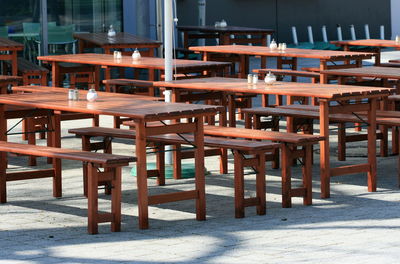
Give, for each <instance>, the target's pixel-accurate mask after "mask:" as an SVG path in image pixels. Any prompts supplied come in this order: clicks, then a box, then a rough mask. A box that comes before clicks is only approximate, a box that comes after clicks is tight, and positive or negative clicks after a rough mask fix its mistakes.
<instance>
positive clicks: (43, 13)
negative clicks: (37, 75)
mask: <svg viewBox="0 0 400 264" xmlns="http://www.w3.org/2000/svg"><path fill="white" fill-rule="evenodd" d="M40 17H41V23H40V36H41V40H40V42H41V43H42V45H41V46H40V50H39V52H40V55H47V54H49V39H48V35H47V32H48V24H47V0H41V1H40Z"/></svg>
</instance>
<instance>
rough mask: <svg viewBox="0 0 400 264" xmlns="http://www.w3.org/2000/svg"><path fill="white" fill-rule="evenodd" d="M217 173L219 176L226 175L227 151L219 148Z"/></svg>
mask: <svg viewBox="0 0 400 264" xmlns="http://www.w3.org/2000/svg"><path fill="white" fill-rule="evenodd" d="M219 172H220V173H221V174H227V173H228V150H227V149H224V148H221V155H220V160H219Z"/></svg>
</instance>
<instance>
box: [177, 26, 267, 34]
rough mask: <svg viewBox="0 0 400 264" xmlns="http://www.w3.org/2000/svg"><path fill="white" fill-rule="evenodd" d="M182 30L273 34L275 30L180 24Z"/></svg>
mask: <svg viewBox="0 0 400 264" xmlns="http://www.w3.org/2000/svg"><path fill="white" fill-rule="evenodd" d="M177 28H178V30H181V31H200V32H210V33H211V32H215V33H243V34H246V33H265V34H272V33H274V32H275V30H273V29H262V28H250V27H236V26H227V27H215V26H178V27H177Z"/></svg>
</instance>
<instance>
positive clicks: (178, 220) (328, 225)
mask: <svg viewBox="0 0 400 264" xmlns="http://www.w3.org/2000/svg"><path fill="white" fill-rule="evenodd" d="M395 53H396V54H395V55H398V53H399V52H395ZM382 57H383V58H385V57H384V56H382ZM13 122H14V120H13ZM90 122H91V121H89V120H75V121H69V122H63V123H62V135H63V139H62V145H63V146H64V147H68V148H76V149H80V148H81V140H80V139H79V138H75V137H73V136H70V135H68V134H67V130H68V129H69V128H73V127H79V126H87V125H89V124H90ZM111 124H112V119H111V118H109V117H103V116H102V117H101V125H105V126H109V127H110V126H111ZM18 129H20V127H18ZM9 138H10V141H16V142H21V139H20V138H21V137H20V135H15V136H10V137H9ZM38 142H39V144H45V142H44V140H39V141H38ZM331 142H332V147H331V154H332V156H331V158H332V160H331V163H332V166H335V165H338V164H339V163H340V164H341V165H343V164H346V162H348V163H349V164H351V163H355V161H357V162H359V161H363V160H365V158H366V155H367V152H368V148H367V145H366V144H365V143H351V144H349V148H348V158H347V161H346V162H338V161H337V159H336V157H337V155H336V151H337V144H336V137H335V136H332V137H331ZM318 148H319V146H316V147H315V149H314V153H315V156H314V161H315V164H314V166H313V205H311V206H303V205H302V199H300V198H294V199H293V207H292V208H282V207H281V195H280V193H281V181H280V170H273V169H271V165H270V163H267V176H266V182H267V213H266V215H264V216H258V215H256V212H255V208H253V207H250V208H246V217H245V218H243V219H235V218H234V203H233V202H234V200H233V173H230V174H227V175H220V174H219V163H218V159H217V158H215V157H213V158H206V161H205V164H206V167H207V170H208V171H209V172H210V173H211V174H208V175H207V176H206V193H207V195H206V199H207V220H206V221H196V220H195V212H194V209H193V208H194V201H183V202H176V203H169V204H163V205H158V206H151V207H150V208H149V217H150V228H149V229H148V230H140V229H139V228H138V218H137V215H138V213H137V193H136V178H135V177H133V176H130V170H131V168H132V167H133V166H134V163H132V164H130V166H128V167H124V168H123V179H122V180H123V182H122V228H121V229H122V231H121V232H116V233H112V232H110V228H109V224H104V225H103V224H101V225H100V226H99V234H98V235H88V234H87V232H86V228H87V223H86V221H87V217H86V216H87V200H86V198H85V197H84V196H83V187H82V166H81V164H80V163H77V162H73V161H63V197H62V198H60V199H56V198H53V197H52V182H51V179H38V180H31V181H17V182H9V183H8V202H7V203H6V204H1V205H0V264H3V263H4V264H14V263H23V264H25V263H26V264H28V263H38V264H42V263H96V264H99V263H100V264H101V263H104V264H106V263H107V264H109V263H110V264H116V263H118V264H122V263H324V264H329V263H351V264H356V263H363V264H366V263H374V264H375V263H397V262H398V259H399V258H400V251H399V250H398V245H399V243H400V189H399V188H398V182H397V175H398V168H397V163H398V157H397V156H389V157H378V158H377V166H378V170H377V171H378V177H377V179H378V190H377V192H374V193H369V192H368V191H367V177H366V175H365V174H355V175H350V176H340V177H335V178H333V179H332V181H331V197H330V198H328V199H321V198H320V189H319V182H320V181H319V156H318V153H319V151H318ZM113 151H114V153H118V154H127V155H129V154H131V153H133V145H129V146H127V144H125V143H124V142H123V141H118V140H117V141H116V143H115V144H114V145H113ZM38 160H39V166H48V165H46V159H44V158H39V159H38ZM26 161H27V159H24V158H22V161H18V162H17V161H16V159H15V158H14V157H10V160H9V162H10V169H11V170H12V168H13V167H18V169H20V168H19V166H25V165H26V164H27V163H26ZM150 161H153V160H151V159H150ZM229 161H230V165H229V168H230V171H231V172H232V169H233V164H232V161H233V159H232V157H231V156H230V159H229ZM247 172H249V173H250V172H251V170H247ZM299 173H300V166H297V167H295V168H294V171H293V175H295V176H296V180H300V177H297V176H298V175H299ZM254 179H255V176H254V175H248V176H246V182H247V183H248V185H246V186H247V187H248V188H247V189H248V190H254V184H255V180H254ZM296 180H295V181H294V182H293V185H296ZM192 182H193V179H183V180H172V179H167V182H166V183H167V184H166V186H164V187H157V186H156V185H155V180H153V179H151V180H149V186H151V188H150V192H155V193H156V192H157V193H160V192H168V191H173V190H176V189H178V190H185V189H189V188H191V187H192V186H193V185H192V184H190V183H192ZM250 194H252V192H246V195H250ZM99 200H100V201H99V205H100V208H102V206H104V201H109V200H110V197H108V196H106V195H104V194H103V192H102V191H100V197H99ZM107 205H108V203H107ZM105 209H109V208H105Z"/></svg>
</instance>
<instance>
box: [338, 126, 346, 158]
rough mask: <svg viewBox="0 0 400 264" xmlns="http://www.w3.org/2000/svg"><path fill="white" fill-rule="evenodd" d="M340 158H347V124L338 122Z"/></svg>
mask: <svg viewBox="0 0 400 264" xmlns="http://www.w3.org/2000/svg"><path fill="white" fill-rule="evenodd" d="M338 160H339V161H345V160H346V124H345V123H339V124H338Z"/></svg>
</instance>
